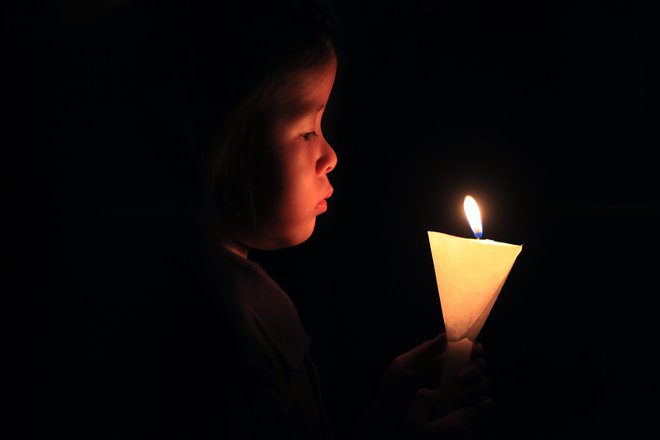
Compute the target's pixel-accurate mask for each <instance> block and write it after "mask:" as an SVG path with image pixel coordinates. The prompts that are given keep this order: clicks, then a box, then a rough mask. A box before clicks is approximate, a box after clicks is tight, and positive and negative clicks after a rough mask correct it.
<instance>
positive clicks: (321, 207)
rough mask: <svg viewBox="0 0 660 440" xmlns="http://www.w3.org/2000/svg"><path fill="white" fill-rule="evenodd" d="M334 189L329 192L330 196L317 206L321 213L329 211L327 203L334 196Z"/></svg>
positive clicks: (327, 195)
mask: <svg viewBox="0 0 660 440" xmlns="http://www.w3.org/2000/svg"><path fill="white" fill-rule="evenodd" d="M333 191H334V189H333V188H332V187H331V188H330V191H328V194H326V196H325V197H324V198H323V200H321V201H320V202H319V203H318V204H317V205H316V210H317V211H320V213H324V212H325V211H327V210H328V202H327V201H326V200H327V199H329V198H330V197H331V196H332V192H333Z"/></svg>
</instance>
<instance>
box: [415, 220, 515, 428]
mask: <svg viewBox="0 0 660 440" xmlns="http://www.w3.org/2000/svg"><path fill="white" fill-rule="evenodd" d="M428 234H429V243H430V245H431V256H432V257H433V266H434V268H435V278H436V282H437V284H438V294H439V295H440V306H441V308H442V316H443V319H444V322H445V331H446V332H447V340H448V345H447V351H446V353H445V364H444V368H443V372H442V378H441V381H440V384H439V389H440V391H441V394H440V398H439V399H438V400H437V401H436V404H435V410H434V411H435V414H436V416H441V415H443V414H445V413H446V412H447V411H449V410H450V409H451V407H452V405H453V397H452V396H453V393H454V391H455V389H456V381H455V377H456V374H457V373H458V371H460V369H461V368H463V367H464V366H465V365H467V363H468V362H469V360H470V354H471V351H472V344H473V342H474V341H475V340H476V338H477V335H478V334H479V332H480V331H481V328H482V327H483V325H484V323H485V322H486V318H488V314H489V313H490V311H491V309H492V308H493V304H495V300H497V296H498V295H499V293H500V291H501V290H502V286H504V282H505V281H506V279H507V277H508V276H509V272H510V271H511V268H512V267H513V263H514V262H515V261H516V258H517V257H518V254H520V251H522V246H519V245H512V244H508V243H499V242H496V241H493V240H475V239H470V238H461V237H454V236H452V235H447V234H442V233H440V232H432V231H428Z"/></svg>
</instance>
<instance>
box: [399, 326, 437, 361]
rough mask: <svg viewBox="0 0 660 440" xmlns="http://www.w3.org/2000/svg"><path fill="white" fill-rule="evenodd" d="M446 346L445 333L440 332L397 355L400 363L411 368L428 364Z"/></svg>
mask: <svg viewBox="0 0 660 440" xmlns="http://www.w3.org/2000/svg"><path fill="white" fill-rule="evenodd" d="M446 348H447V334H446V333H440V334H439V335H438V336H436V337H435V338H433V339H430V340H428V341H426V342H423V343H421V344H420V345H418V346H417V347H415V348H413V349H412V350H410V351H407V352H405V353H403V354H402V355H401V356H399V360H400V362H401V365H402V366H403V367H405V368H409V369H412V370H415V369H419V368H423V367H425V366H428V365H429V364H430V363H431V362H432V361H433V360H434V359H435V358H436V357H438V356H439V355H441V354H442V353H444V351H445V349H446Z"/></svg>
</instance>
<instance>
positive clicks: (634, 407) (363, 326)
mask: <svg viewBox="0 0 660 440" xmlns="http://www.w3.org/2000/svg"><path fill="white" fill-rule="evenodd" d="M116 3H117V4H116V5H114V6H113V7H108V8H107V9H104V8H103V6H102V5H104V3H103V2H99V3H98V4H99V5H101V6H100V7H99V9H98V10H95V9H90V10H89V11H91V14H88V15H85V14H82V15H75V14H74V18H73V19H72V18H71V16H69V20H70V21H67V20H62V19H61V15H58V14H60V12H61V11H62V10H67V7H70V6H68V3H67V2H61V3H58V4H53V5H51V6H50V7H40V8H29V7H25V6H21V7H17V8H15V9H11V11H12V12H15V14H14V15H10V16H9V17H10V20H9V21H8V22H9V24H10V26H9V28H10V29H11V30H12V31H13V33H12V34H11V35H10V38H9V39H8V40H7V41H6V42H7V43H8V44H9V46H8V47H9V52H8V54H9V56H10V58H8V59H9V60H10V61H11V62H10V63H9V64H8V65H9V66H11V67H14V68H13V69H9V70H10V73H14V74H15V76H14V77H12V78H11V81H9V82H8V83H7V84H6V86H8V91H10V92H17V93H14V94H11V95H12V97H16V98H17V99H16V100H15V101H11V105H12V116H16V118H15V119H11V118H10V119H9V122H10V124H9V125H10V126H11V128H14V129H16V134H18V136H17V138H16V140H15V141H13V142H12V143H11V145H10V146H9V148H8V149H7V150H8V151H6V153H5V154H7V153H9V154H8V156H6V157H8V158H9V159H12V160H7V161H6V162H5V164H4V165H3V168H5V170H6V175H8V176H10V177H14V178H15V179H14V180H12V181H11V183H10V185H12V186H11V188H13V189H19V190H20V191H16V192H15V194H17V195H16V197H15V198H12V199H10V201H14V202H16V204H15V205H9V206H10V210H9V211H8V212H9V213H10V215H11V214H13V213H17V214H19V215H18V216H16V217H15V218H16V219H17V220H18V222H19V224H18V226H21V228H18V229H17V230H16V231H17V232H16V233H12V232H11V231H9V237H8V238H9V240H8V242H9V243H10V244H13V245H16V246H15V247H10V249H13V250H15V254H13V255H11V257H13V258H12V259H11V261H15V262H26V263H27V264H26V265H25V266H26V267H27V268H28V270H27V272H26V273H23V272H21V271H20V270H16V271H15V273H16V274H17V275H18V276H19V277H20V278H18V280H19V281H21V283H19V284H20V285H21V286H22V287H23V288H24V289H26V291H27V290H29V288H30V286H32V285H33V283H36V285H38V286H41V287H43V286H42V285H41V283H43V284H50V283H47V282H46V281H44V280H36V281H35V280H34V278H35V276H34V273H35V272H36V273H38V271H37V270H36V269H35V268H37V267H40V265H43V266H46V265H47V266H48V267H49V268H50V269H51V271H50V272H52V274H53V275H54V277H55V280H50V281H53V283H52V285H53V286H55V285H56V279H57V271H56V268H57V264H56V263H55V264H51V262H50V261H49V260H48V259H51V258H52V259H54V260H57V254H58V251H57V250H55V251H46V250H40V246H41V245H42V243H44V241H45V239H46V238H48V237H49V236H50V234H60V233H61V231H60V230H59V229H57V227H55V226H52V225H50V223H49V222H47V221H44V219H47V218H50V217H49V216H51V215H55V214H53V212H59V211H58V208H60V207H61V206H58V205H59V204H62V203H64V200H66V201H67V202H66V203H67V204H68V205H67V209H70V210H75V209H76V207H75V206H73V207H71V206H72V205H75V203H76V202H75V201H76V200H79V198H77V197H76V196H75V195H72V196H70V197H69V195H68V193H66V191H69V192H71V193H75V194H77V193H78V192H82V191H83V190H82V189H83V188H86V186H87V185H89V182H86V181H85V180H84V178H85V177H87V178H90V179H92V181H93V177H94V176H93V175H92V174H93V172H90V175H89V176H76V178H75V179H71V178H67V176H61V175H58V173H57V172H56V171H53V169H55V170H56V169H57V164H58V163H62V162H63V161H64V162H66V160H67V158H66V154H62V153H61V151H62V150H64V151H66V148H64V149H55V150H51V149H48V148H46V149H40V148H36V147H35V146H36V145H38V146H41V147H43V146H47V145H48V143H52V144H53V145H55V146H56V145H57V143H58V142H60V143H64V142H65V140H64V139H63V138H58V135H60V134H61V133H62V132H67V130H66V129H64V130H60V128H61V127H62V126H66V127H70V126H72V125H75V124H77V120H76V118H83V119H84V120H85V124H88V125H87V126H88V127H92V129H93V127H94V126H95V125H94V118H95V117H98V118H101V117H103V116H104V115H108V114H112V111H111V110H112V109H111V110H108V109H105V110H103V111H99V112H97V113H94V112H93V111H91V112H89V113H86V112H85V113H84V114H83V113H82V112H78V113H75V112H73V113H72V112H71V109H72V108H73V106H71V105H70V104H66V103H65V102H66V100H67V98H66V96H67V93H69V92H70V93H71V94H72V95H73V96H86V101H85V102H86V103H87V104H90V103H91V104H92V108H93V104H94V102H95V101H94V94H95V93H97V94H98V95H99V96H103V93H102V91H103V88H104V87H107V84H108V82H107V81H105V82H104V81H103V80H98V81H97V80H96V79H98V78H99V74H100V75H101V77H102V76H103V75H104V74H105V75H108V77H110V76H111V75H113V70H112V68H108V69H107V70H104V69H103V68H102V67H99V65H101V66H103V63H102V61H103V60H104V57H105V56H106V55H104V53H105V54H107V57H108V60H111V59H113V58H112V57H114V56H116V52H113V51H120V48H117V47H115V46H113V44H115V40H113V39H112V38H110V35H111V34H112V32H113V31H112V26H111V24H112V21H111V20H112V17H113V14H115V13H116V11H118V10H119V11H121V9H122V8H126V7H127V6H126V5H127V4H130V3H131V2H123V3H122V2H116ZM332 7H333V8H334V10H335V12H336V13H337V15H338V17H339V19H340V23H341V25H342V27H343V30H344V34H345V51H344V53H343V55H342V58H340V61H339V74H338V78H337V82H336V85H335V89H334V91H333V95H332V97H331V101H330V103H329V107H328V110H327V111H326V117H325V122H324V124H325V129H324V130H325V132H326V133H325V134H326V137H327V138H328V139H329V141H330V142H331V144H332V145H333V146H334V148H335V150H336V152H337V154H338V157H339V163H338V166H337V168H336V169H335V170H334V171H333V172H332V174H331V182H332V184H333V186H334V188H335V193H334V195H333V197H332V198H331V199H330V201H329V210H328V212H327V213H325V214H323V215H322V216H321V217H319V219H318V221H317V229H316V232H315V234H314V236H313V237H312V238H311V239H310V240H308V241H307V242H306V243H304V244H302V245H300V246H298V247H296V248H292V249H286V250H282V251H276V252H253V254H252V256H253V258H254V259H256V260H258V261H260V262H262V263H263V264H264V266H266V267H267V268H268V269H269V270H270V272H271V274H272V275H273V277H274V278H275V279H276V280H277V281H278V282H280V284H281V285H282V286H283V287H284V288H285V289H286V290H287V291H288V293H289V294H290V296H291V297H292V298H293V300H294V302H295V303H296V304H297V306H298V308H299V311H300V314H301V318H302V320H303V323H304V325H305V327H306V328H307V330H308V333H309V334H310V336H311V337H312V341H313V342H312V354H313V356H314V358H315V359H316V361H317V364H318V365H319V369H320V373H321V379H322V381H323V382H324V385H325V387H324V388H325V398H326V400H327V406H328V410H329V412H330V414H331V416H332V417H333V418H334V419H335V421H336V425H337V428H338V430H339V431H340V432H344V431H346V430H347V429H348V428H349V425H350V422H351V421H352V420H353V419H355V418H356V417H357V415H358V414H359V413H360V412H361V411H362V409H363V408H364V407H365V406H366V405H367V403H368V402H369V400H370V399H371V398H372V397H373V395H374V393H375V390H376V387H377V386H378V382H379V380H380V377H381V375H382V373H383V372H384V370H385V368H386V367H387V365H388V364H389V362H391V360H393V359H394V357H395V356H396V355H398V354H400V353H402V352H404V351H407V350H409V349H410V348H412V347H414V346H416V345H417V344H419V343H420V342H422V341H423V340H426V339H429V338H431V337H433V336H435V335H436V334H437V333H438V332H439V331H441V330H442V328H443V321H442V314H441V310H440V303H439V300H438V296H437V289H436V286H435V279H434V272H433V266H432V261H431V256H430V251H429V247H428V240H427V235H426V231H428V230H435V231H440V232H445V233H449V234H453V235H458V236H465V237H469V236H470V235H471V232H470V230H469V227H468V224H467V221H466V220H465V217H464V215H463V212H462V201H463V197H464V196H465V195H466V194H472V195H473V196H475V198H476V199H477V201H478V202H479V204H480V207H481V209H482V215H483V222H484V236H485V238H490V239H493V240H497V241H504V242H509V243H515V244H522V245H523V251H522V253H521V254H520V256H519V257H518V260H517V261H516V263H515V265H514V267H513V269H512V271H511V273H510V275H509V277H508V280H507V282H506V284H505V285H504V288H503V289H502V292H501V294H500V296H499V298H498V300H497V302H496V304H495V306H494V308H493V310H492V312H491V314H490V316H489V318H488V320H487V322H486V324H485V326H484V328H483V330H482V332H481V334H480V337H479V339H480V340H481V341H482V342H483V343H484V346H485V348H486V352H487V356H488V362H489V375H490V377H491V379H492V381H493V395H494V399H495V402H496V405H497V414H498V417H497V418H496V420H495V422H494V425H493V426H492V427H491V431H489V432H488V433H486V435H485V438H538V439H541V438H543V439H545V438H562V439H565V438H621V437H624V438H638V437H640V433H641V432H642V430H643V429H644V428H645V427H646V426H647V424H649V423H650V424H651V425H652V423H653V420H652V418H650V416H649V414H650V411H649V410H650V409H651V408H652V402H653V399H655V397H656V396H657V379H656V377H655V375H656V371H655V368H654V363H653V360H652V356H653V352H654V348H655V337H654V333H655V326H654V315H655V308H654V306H653V304H654V302H655V301H654V296H655V295H657V289H656V287H655V285H654V281H655V279H656V277H655V273H654V271H655V270H656V266H657V261H658V259H657V257H656V255H655V251H654V245H653V242H654V236H655V231H654V226H655V224H656V223H657V222H656V219H657V215H658V205H657V197H656V186H657V185H655V182H656V175H655V173H656V165H655V163H654V156H655V148H656V146H657V145H658V140H659V139H658V124H657V104H658V97H659V96H658V74H659V72H658V67H659V66H658V49H657V46H655V45H654V44H653V43H652V42H653V41H654V40H655V39H654V37H655V36H657V35H654V34H657V31H656V30H655V29H654V27H655V20H654V16H653V15H652V14H651V10H650V8H649V7H648V6H645V4H643V3H641V2H625V1H609V2H606V1H573V2H568V1H562V2H545V1H542V2H524V1H511V0H507V1H504V2H488V1H472V0H470V1H408V2H406V1H402V0H398V1H395V0H391V1H349V0H337V1H335V2H334V3H333V4H332ZM62 8H64V9H62ZM74 10H76V9H75V8H74ZM65 16H66V14H65ZM76 17H77V18H76ZM80 17H83V18H80ZM99 17H101V18H99ZM103 17H110V21H109V23H110V25H108V22H107V21H106V22H104V23H105V25H104V26H105V27H102V30H101V31H100V32H101V34H103V32H107V33H108V38H107V39H105V40H103V41H104V43H105V46H104V48H105V50H106V52H103V51H102V50H99V51H97V52H94V55H93V56H89V58H90V59H91V58H93V59H94V63H92V62H89V63H87V60H88V58H87V57H88V55H87V53H86V52H84V51H80V52H77V53H75V54H74V55H73V56H72V57H71V58H67V59H66V60H61V59H59V58H57V57H58V56H59V55H53V54H61V53H65V52H67V50H68V49H69V47H67V44H68V43H66V42H70V41H71V39H67V38H62V39H60V40H58V39H57V38H55V37H53V35H62V34H66V32H67V31H68V29H67V27H75V26H72V25H71V24H70V23H71V22H76V20H83V21H85V23H87V24H86V26H89V27H86V28H85V29H94V25H95V22H96V21H97V20H101V19H102V18H103ZM138 29H139V27H138ZM58 33H59V34H58ZM138 34H139V32H138ZM62 41H63V42H65V43H61V42H62ZM62 44H63V46H62ZM80 44H81V43H80V42H78V43H76V45H72V46H76V47H77V48H79V47H80V46H79V45H80ZM117 44H123V43H117ZM58 45H59V46H58ZM76 47H72V48H71V52H75V49H76ZM71 60H73V61H71ZM58 61H62V62H64V61H66V62H69V63H71V66H69V67H71V70H70V72H77V74H78V75H79V76H78V77H76V75H73V76H68V77H66V78H63V77H62V75H61V72H62V71H67V70H66V69H65V70H59V72H60V74H57V73H53V71H55V72H58V70H57V67H58ZM108 64H109V65H110V64H111V63H108ZM91 65H93V67H90V66H91ZM72 66H73V67H72ZM60 67H61V66H60ZM95 78H96V79H95ZM106 79H107V78H106ZM63 84H64V85H63ZM76 90H78V92H76ZM81 90H82V91H81ZM88 92H89V93H88ZM89 96H91V98H90V97H89ZM46 97H48V98H54V99H44V98H46ZM114 105H116V107H115V108H114V109H115V110H116V109H119V108H120V106H121V105H123V104H121V100H119V101H117V102H115V103H114ZM67 110H68V111H69V113H67ZM97 110H98V109H97ZM23 116H26V117H23ZM67 118H73V119H74V120H73V122H72V121H71V120H70V119H67ZM85 118H86V119H85ZM90 121H91V122H90ZM101 126H102V125H101ZM92 129H90V130H92ZM119 130H120V131H121V130H123V131H122V133H123V134H124V135H128V136H129V137H130V135H131V134H135V136H134V138H135V139H136V141H137V142H139V140H137V139H138V138H139V136H141V135H142V134H141V133H139V129H137V128H134V127H124V128H123V129H121V128H120V129H119ZM12 133H14V132H12ZM12 146H13V148H12ZM53 151H57V153H56V154H54V153H53ZM12 152H13V153H18V154H11V153H12ZM33 153H34V154H33ZM109 160H111V159H109ZM13 164H17V165H20V166H14V165H13ZM18 170H20V172H18ZM122 172H123V173H128V174H129V175H130V173H132V172H139V170H132V169H131V168H130V166H129V167H126V169H124V170H122ZM44 176H47V178H45V179H42V178H43V177H44ZM40 177H42V178H40ZM51 179H54V181H55V182H53V185H49V184H48V183H51ZM44 181H46V182H44ZM57 182H60V183H61V182H64V183H61V184H60V185H57V184H56V183H57ZM44 183H46V184H44ZM96 183H98V182H96ZM153 185H155V186H157V182H155V183H153ZM53 188H57V189H56V190H55V189H53ZM100 191H101V193H102V194H105V195H108V194H110V196H109V197H106V198H103V197H99V199H98V200H97V201H96V202H95V204H94V206H95V208H94V209H99V208H98V206H99V205H103V204H107V205H108V206H106V208H107V212H111V213H114V212H115V211H114V210H115V207H116V206H117V205H118V204H119V205H122V206H124V208H123V209H129V210H131V209H133V210H139V209H140V208H139V207H137V206H135V205H131V203H130V201H129V202H128V203H125V204H122V203H119V202H118V200H120V199H121V197H123V196H124V195H125V194H123V193H122V194H118V195H115V196H114V199H113V196H112V189H111V188H110V189H108V188H106V187H103V188H101V190H100ZM63 192H65V193H64V194H63ZM136 199H139V197H136ZM86 206H87V205H86ZM126 206H128V208H126ZM78 208H79V209H82V210H85V209H89V207H88V206H87V207H78ZM21 214H27V215H26V216H25V218H23V217H22V216H21ZM112 215H115V214H112ZM12 218H14V217H13V216H12ZM81 218H84V216H82V217H81ZM26 219H27V220H26ZM91 229H93V228H91V227H90V230H91ZM18 231H20V233H19V232H18ZM69 232H70V231H69ZM65 243H66V238H62V237H58V240H57V244H58V245H61V246H66V244H65ZM109 249H110V251H112V249H113V248H109ZM64 254H66V252H65V253H64ZM9 267H10V269H18V267H19V266H13V265H10V266H9ZM29 274H31V275H29ZM26 278H27V280H26ZM36 278H38V276H37V277H36ZM56 290H57V289H56V288H54V287H53V292H52V293H53V295H52V296H49V297H48V299H47V300H46V301H45V302H43V303H41V304H40V305H39V306H37V308H36V309H35V311H34V313H32V314H31V318H33V321H31V320H27V321H26V323H24V326H23V327H22V330H21V331H24V332H25V333H26V334H28V335H29V334H32V332H34V334H35V335H37V336H38V339H39V341H40V344H36V345H34V346H33V348H34V347H37V350H39V349H41V350H42V353H38V356H40V358H41V359H48V361H49V362H55V363H57V362H65V361H62V360H57V357H58V356H66V355H68V354H71V355H72V356H74V357H75V356H77V354H76V353H65V354H62V353H64V352H58V349H54V348H53V347H52V343H53V339H49V338H45V337H43V335H41V334H40V333H39V332H37V330H36V329H37V328H39V327H37V326H31V324H30V323H31V322H37V321H39V320H40V319H41V317H42V316H45V315H49V316H48V317H49V319H51V320H53V316H52V315H53V313H56V312H55V310H60V309H65V310H66V311H65V312H62V318H61V319H57V317H56V319H54V321H55V322H56V323H57V324H56V325H60V326H62V327H64V328H66V332H65V334H66V335H68V336H72V337H74V338H80V339H81V340H84V331H85V330H84V329H85V327H84V325H81V322H84V317H82V318H81V317H80V316H78V315H77V314H76V313H75V310H76V309H75V308H76V307H77V304H78V303H77V302H76V299H75V298H70V297H67V295H66V294H57V295H56V294H55V291H56ZM62 304H65V305H66V306H67V307H62ZM42 306H43V307H42ZM58 306H59V307H58ZM72 316H77V320H76V319H74V320H73V321H72V320H71V319H69V318H71V317H72ZM49 322H50V321H49ZM80 333H83V334H82V335H81V334H80ZM51 356H52V357H53V358H51ZM648 400H651V403H646V402H648ZM649 405H651V406H649Z"/></svg>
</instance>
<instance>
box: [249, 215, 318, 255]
mask: <svg viewBox="0 0 660 440" xmlns="http://www.w3.org/2000/svg"><path fill="white" fill-rule="evenodd" d="M315 226H316V221H313V222H311V223H310V224H309V225H305V226H299V227H297V228H294V229H293V230H289V231H286V232H283V233H281V234H274V235H272V236H271V237H269V238H266V237H263V239H261V240H256V242H253V243H252V246H250V247H251V248H253V249H261V250H266V251H274V250H278V249H286V248H290V247H294V246H298V245H299V244H302V243H304V242H306V241H307V240H308V239H309V238H310V237H311V236H312V234H313V233H314V227H315Z"/></svg>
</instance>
